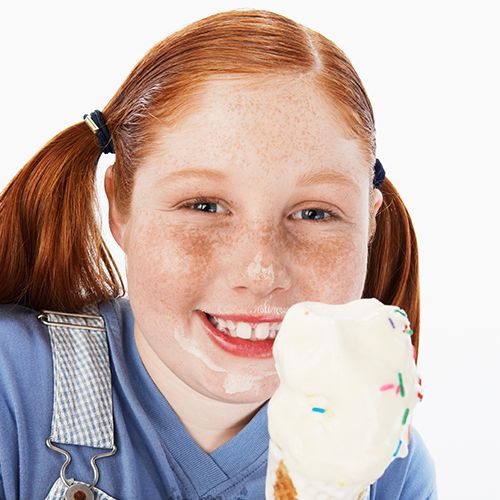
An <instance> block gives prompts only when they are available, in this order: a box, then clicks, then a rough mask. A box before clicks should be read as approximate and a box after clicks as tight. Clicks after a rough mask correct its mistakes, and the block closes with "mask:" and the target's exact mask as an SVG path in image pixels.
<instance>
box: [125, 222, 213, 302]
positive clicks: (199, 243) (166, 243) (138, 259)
mask: <svg viewBox="0 0 500 500" xmlns="http://www.w3.org/2000/svg"><path fill="white" fill-rule="evenodd" d="M219 245H220V243H219V242H218V241H217V239H216V238H215V237H213V236H211V235H210V234H209V233H208V234H207V232H206V231H205V232H204V231H200V230H195V229H189V228H186V227H177V226H167V227H164V226H161V225H159V226H154V227H150V228H147V227H145V226H142V227H140V228H139V229H138V230H137V231H135V232H134V231H132V233H131V236H130V245H129V251H128V252H127V266H128V283H129V292H130V294H131V295H133V294H135V295H137V294H139V293H140V294H141V295H142V296H145V295H147V296H151V297H153V298H154V300H156V301H161V302H164V303H166V304H168V303H171V302H172V301H174V302H175V301H178V300H179V299H181V298H182V299H186V298H187V297H189V298H192V299H194V300H196V296H197V295H198V292H200V293H201V292H202V291H203V290H204V287H205V285H208V283H209V279H210V276H211V273H212V272H213V269H214V266H215V264H216V263H215V261H214V258H213V256H214V255H217V253H218V246H219Z"/></svg>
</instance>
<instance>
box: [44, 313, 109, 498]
mask: <svg viewBox="0 0 500 500" xmlns="http://www.w3.org/2000/svg"><path fill="white" fill-rule="evenodd" d="M38 318H39V319H40V321H42V322H43V323H44V324H46V325H47V326H48V329H49V334H50V342H51V347H52V360H53V365H54V405H53V413H52V428H51V433H50V437H48V438H47V441H46V445H47V446H48V447H49V448H50V449H51V450H53V451H54V452H58V453H61V454H62V455H64V456H65V458H66V461H65V462H64V464H63V466H62V468H61V471H60V474H59V478H58V479H57V480H56V481H55V483H54V485H53V486H52V488H51V490H50V492H49V494H48V495H47V497H46V498H45V500H115V499H114V498H112V497H110V496H109V495H107V494H106V493H104V492H103V491H101V490H99V489H98V488H96V484H97V482H98V480H99V469H98V465H97V463H96V460H98V459H101V458H104V457H106V456H110V455H113V454H114V453H115V452H116V446H115V444H114V430H113V400H112V392H111V372H110V367H109V350H108V339H107V336H106V326H105V324H104V320H103V318H102V317H101V316H99V312H98V309H97V307H88V308H86V310H85V311H84V314H63V313H57V312H52V311H42V313H41V314H40V316H39V317H38ZM55 443H56V444H55ZM64 444H72V445H80V446H91V447H94V448H102V450H103V451H102V453H99V454H98V455H96V456H94V457H93V458H92V460H91V462H90V463H89V467H91V468H92V469H93V471H94V480H93V482H92V483H91V484H86V483H82V482H79V481H78V480H77V479H76V480H75V479H71V478H70V479H68V478H66V476H65V471H66V467H67V466H68V464H69V462H70V461H71V456H70V454H69V453H68V452H67V451H65V450H64V448H63V447H60V445H64Z"/></svg>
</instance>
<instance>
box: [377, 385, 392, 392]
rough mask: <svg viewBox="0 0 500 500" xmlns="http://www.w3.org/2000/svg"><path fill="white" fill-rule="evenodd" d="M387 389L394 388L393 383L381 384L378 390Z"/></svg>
mask: <svg viewBox="0 0 500 500" xmlns="http://www.w3.org/2000/svg"><path fill="white" fill-rule="evenodd" d="M389 389H394V384H387V385H383V386H382V387H381V388H380V390H381V391H388V390H389Z"/></svg>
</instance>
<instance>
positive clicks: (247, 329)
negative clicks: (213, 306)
mask: <svg viewBox="0 0 500 500" xmlns="http://www.w3.org/2000/svg"><path fill="white" fill-rule="evenodd" d="M206 315H207V318H208V320H209V321H210V323H211V324H212V326H214V327H215V328H216V329H217V330H218V331H219V332H221V333H223V334H224V335H227V336H229V337H237V338H240V339H244V340H250V341H253V342H257V341H259V340H274V339H275V338H276V335H277V334H278V332H279V330H280V327H281V322H272V323H265V322H262V323H258V322H255V323H247V322H245V321H231V320H230V319H222V318H219V317H216V316H212V315H210V314H208V313H206Z"/></svg>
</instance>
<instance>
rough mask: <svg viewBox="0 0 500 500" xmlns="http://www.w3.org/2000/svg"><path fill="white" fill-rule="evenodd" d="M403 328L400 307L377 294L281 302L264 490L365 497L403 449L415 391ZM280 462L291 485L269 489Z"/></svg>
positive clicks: (301, 498)
mask: <svg viewBox="0 0 500 500" xmlns="http://www.w3.org/2000/svg"><path fill="white" fill-rule="evenodd" d="M411 333H412V332H411V329H410V323H409V320H408V318H407V316H406V314H405V312H404V311H402V310H401V309H399V308H397V307H395V306H386V305H383V304H382V303H380V302H379V301H378V300H376V299H362V300H358V301H354V302H351V303H349V304H344V305H337V306H333V305H327V304H321V303H316V302H304V303H301V304H296V305H294V306H293V307H291V308H290V310H289V311H288V313H287V315H286V316H285V319H284V321H283V324H282V327H281V330H280V333H279V335H278V336H277V338H276V341H275V344H274V348H273V354H274V358H275V361H276V367H277V370H278V374H279V377H280V387H279V389H278V391H277V392H276V394H275V395H274V396H273V397H272V399H271V401H270V402H269V408H268V414H269V433H270V436H271V443H270V452H269V463H268V476H267V482H266V497H267V499H268V500H271V499H274V498H290V499H292V498H297V499H298V500H308V499H313V498H323V499H326V498H331V499H346V500H351V499H356V500H357V499H358V498H364V497H365V496H366V495H368V491H369V485H370V484H371V483H373V482H375V481H376V480H377V479H378V478H379V477H380V476H382V474H383V473H384V471H385V469H386V468H387V467H388V465H389V464H390V463H391V462H392V460H394V459H395V458H397V457H405V456H406V455H407V453H408V442H409V430H410V429H409V427H410V422H411V418H412V415H413V410H414V408H415V406H416V405H417V403H418V402H419V401H420V399H421V398H422V396H421V392H422V389H421V386H420V379H419V376H418V373H417V368H416V366H415V360H414V350H413V346H412V343H411ZM284 471H285V476H286V474H288V475H289V480H291V483H293V487H294V488H295V495H293V493H292V495H291V496H281V494H280V493H278V491H280V488H281V486H280V484H279V483H280V481H281V479H280V478H283V472H284ZM277 481H278V482H277ZM318 495H319V496H318ZM325 495H326V496H325Z"/></svg>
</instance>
